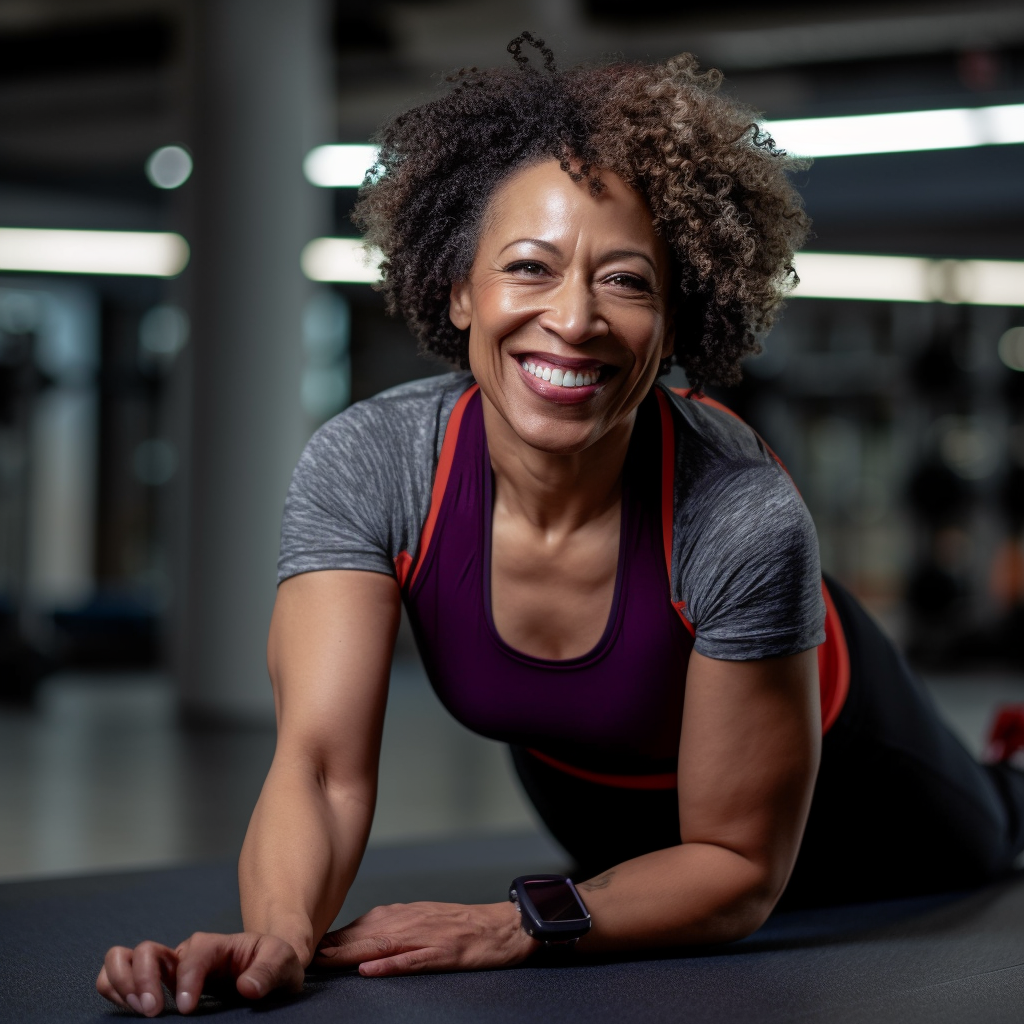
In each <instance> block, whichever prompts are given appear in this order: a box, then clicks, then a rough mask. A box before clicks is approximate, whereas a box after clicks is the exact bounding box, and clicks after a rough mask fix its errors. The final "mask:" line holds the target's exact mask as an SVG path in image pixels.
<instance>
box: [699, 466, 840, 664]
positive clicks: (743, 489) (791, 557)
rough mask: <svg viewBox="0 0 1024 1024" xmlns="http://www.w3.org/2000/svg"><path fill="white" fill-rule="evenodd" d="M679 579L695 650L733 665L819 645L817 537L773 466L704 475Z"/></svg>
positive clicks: (790, 488) (783, 477)
mask: <svg viewBox="0 0 1024 1024" xmlns="http://www.w3.org/2000/svg"><path fill="white" fill-rule="evenodd" d="M700 505H701V506H702V507H703V508H702V514H701V515H699V516H697V517H695V518H696V520H697V521H696V522H693V521H691V525H693V526H694V527H696V529H694V530H692V532H691V537H690V540H689V543H688V544H687V545H686V548H687V549H688V550H687V564H686V568H685V572H684V573H683V580H684V590H685V593H684V595H683V596H684V599H685V600H686V605H687V610H688V613H689V615H690V617H691V619H692V621H693V623H694V628H695V640H694V649H695V650H696V651H698V652H699V653H700V654H703V655H706V656H707V657H710V658H721V659H725V660H733V661H745V660H753V659H757V658H768V657H778V656H782V655H788V654H797V653H799V652H801V651H806V650H808V649H810V648H812V647H817V646H818V645H819V644H821V643H823V642H824V640H825V632H824V620H825V605H824V600H823V598H822V593H821V565H820V561H819V555H818V538H817V534H816V532H815V529H814V524H813V522H812V520H811V516H810V513H809V512H808V510H807V507H806V506H805V505H804V503H803V500H802V499H801V498H800V495H799V494H798V493H797V491H796V488H795V487H794V486H793V483H792V481H791V480H790V479H789V477H788V475H787V474H786V473H785V472H784V470H782V469H781V467H779V466H778V464H777V463H775V462H774V460H767V461H763V462H759V463H754V464H749V463H748V464H746V465H742V464H741V465H733V466H731V467H729V469H728V471H727V472H724V473H720V474H718V475H717V476H712V477H710V479H708V478H706V479H705V481H704V486H703V487H702V488H701V496H700Z"/></svg>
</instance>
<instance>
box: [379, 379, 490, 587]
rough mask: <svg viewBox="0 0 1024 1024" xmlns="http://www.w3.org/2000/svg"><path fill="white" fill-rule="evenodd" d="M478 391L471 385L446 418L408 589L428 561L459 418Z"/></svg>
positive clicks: (457, 437) (457, 436)
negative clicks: (425, 561)
mask: <svg viewBox="0 0 1024 1024" xmlns="http://www.w3.org/2000/svg"><path fill="white" fill-rule="evenodd" d="M479 390H480V385H479V384H474V385H473V386H472V387H470V388H469V390H467V391H466V393H465V394H463V395H462V396H461V397H460V398H459V400H458V401H457V402H456V403H455V408H454V409H452V414H451V416H449V417H448V425H447V426H446V427H445V430H444V441H443V442H442V444H441V457H440V458H439V459H438V460H437V472H436V473H435V474H434V486H433V487H432V488H431V491H430V512H429V513H427V521H426V522H425V523H424V524H423V529H422V530H421V531H420V543H419V551H418V553H417V555H416V563H415V567H414V568H413V569H412V572H411V573H410V572H408V570H407V571H406V578H407V579H408V581H409V586H410V587H412V586H413V584H414V583H415V582H416V577H417V576H418V575H419V571H420V567H421V566H422V565H423V561H424V559H425V558H426V557H427V551H428V550H429V549H430V541H431V538H432V537H433V536H434V526H435V525H436V524H437V517H438V515H439V514H440V512H441V502H442V501H444V492H445V488H446V487H447V486H448V477H449V476H450V475H451V471H452V462H453V460H454V459H455V446H456V444H457V443H458V440H459V427H461V426H462V417H463V415H464V414H465V412H466V406H467V405H469V400H470V399H471V398H472V397H473V396H474V395H475V394H476V393H477V391H479ZM403 554H404V555H406V556H407V557H408V555H407V553H406V552H404V551H403V552H402V553H401V554H399V556H398V558H396V559H395V567H396V569H397V568H398V559H400V558H401V557H402V555H403ZM409 562H410V564H412V559H411V558H409ZM399 582H400V583H402V584H403V586H404V580H402V578H401V577H399Z"/></svg>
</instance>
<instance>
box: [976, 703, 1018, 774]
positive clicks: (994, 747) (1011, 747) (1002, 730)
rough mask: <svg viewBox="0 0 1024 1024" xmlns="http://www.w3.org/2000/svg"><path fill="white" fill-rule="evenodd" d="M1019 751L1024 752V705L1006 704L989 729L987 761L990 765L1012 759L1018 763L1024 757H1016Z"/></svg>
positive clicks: (986, 745) (998, 712) (986, 749)
mask: <svg viewBox="0 0 1024 1024" xmlns="http://www.w3.org/2000/svg"><path fill="white" fill-rule="evenodd" d="M1019 751H1024V704H1004V705H1003V707H1001V708H1000V709H999V710H998V711H997V712H996V717H995V721H994V722H993V723H992V728H991V729H989V733H988V742H987V743H986V744H985V761H986V762H988V763H989V764H998V763H999V762H1000V761H1009V760H1010V759H1011V758H1013V760H1015V761H1017V760H1020V759H1021V757H1024V754H1021V755H1020V756H1018V757H1014V755H1015V754H1018V752H1019Z"/></svg>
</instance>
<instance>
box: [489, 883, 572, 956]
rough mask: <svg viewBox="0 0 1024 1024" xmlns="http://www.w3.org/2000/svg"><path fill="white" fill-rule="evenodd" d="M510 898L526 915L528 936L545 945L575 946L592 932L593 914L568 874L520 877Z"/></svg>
mask: <svg viewBox="0 0 1024 1024" xmlns="http://www.w3.org/2000/svg"><path fill="white" fill-rule="evenodd" d="M508 898H509V899H510V900H511V901H512V902H513V903H514V904H515V906H516V909H517V910H518V911H519V913H520V914H521V915H522V919H523V930H524V931H525V932H526V934H527V935H529V936H531V937H532V938H534V939H539V940H540V941H541V942H543V943H544V944H545V945H553V944H565V945H575V944H576V942H577V941H578V940H579V939H580V938H581V937H582V936H584V935H586V934H587V932H589V931H590V913H589V912H588V910H587V908H586V907H585V906H584V905H583V900H581V899H580V894H579V893H578V892H577V891H576V886H575V885H573V884H572V880H571V879H569V878H566V877H565V875H520V876H519V878H517V879H515V881H514V882H513V883H512V884H511V885H510V886H509V890H508Z"/></svg>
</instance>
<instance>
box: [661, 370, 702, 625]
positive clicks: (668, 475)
mask: <svg viewBox="0 0 1024 1024" xmlns="http://www.w3.org/2000/svg"><path fill="white" fill-rule="evenodd" d="M654 393H655V394H656V395H657V396H658V412H659V413H660V414H661V540H662V544H663V546H664V548H665V571H666V572H667V573H668V585H669V589H670V590H671V588H672V530H673V527H674V525H675V485H676V431H675V427H674V426H673V425H672V409H671V408H670V407H669V404H668V398H666V397H665V392H664V391H662V390H661V389H660V388H657V389H656V390H655V392H654ZM672 607H673V608H675V610H676V614H677V615H678V616H679V618H680V619H681V620H682V623H683V625H684V626H685V627H686V629H687V631H688V632H689V634H690V636H696V635H697V627H696V626H694V624H693V623H692V622H691V621H690V620H689V619H688V618H687V617H686V615H685V614H684V613H683V609H684V608H685V607H686V602H685V601H673V602H672Z"/></svg>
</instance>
